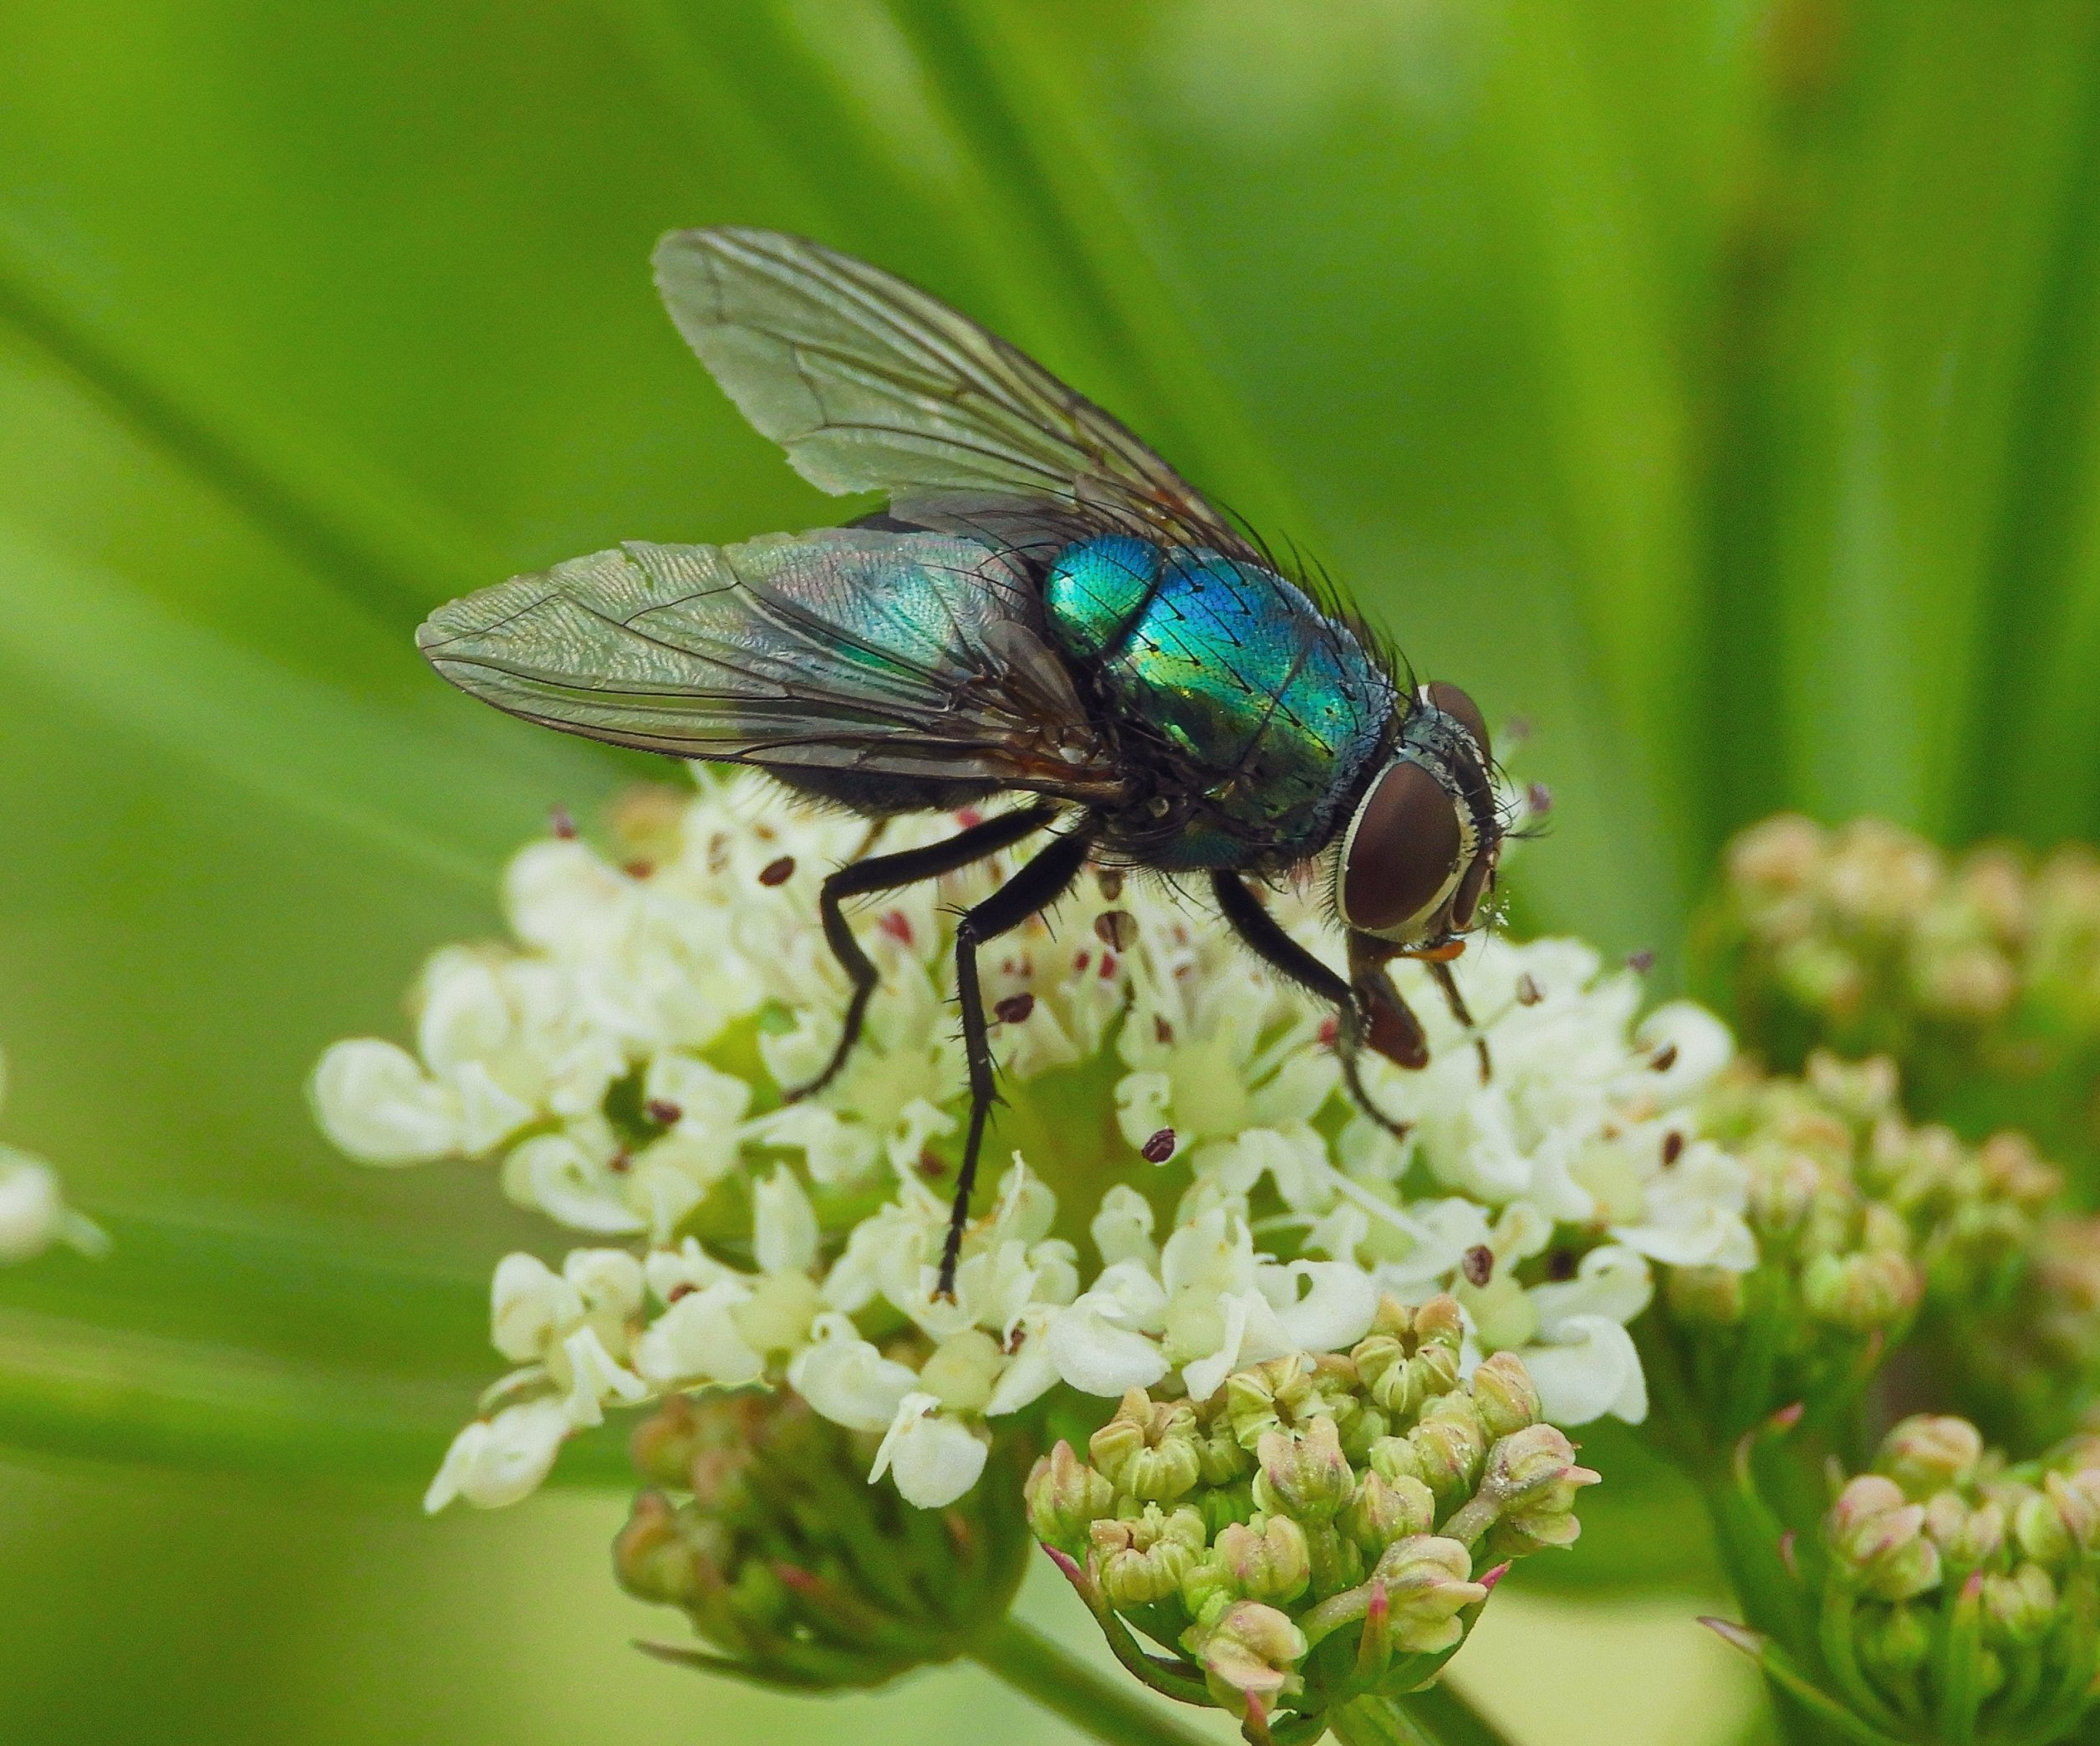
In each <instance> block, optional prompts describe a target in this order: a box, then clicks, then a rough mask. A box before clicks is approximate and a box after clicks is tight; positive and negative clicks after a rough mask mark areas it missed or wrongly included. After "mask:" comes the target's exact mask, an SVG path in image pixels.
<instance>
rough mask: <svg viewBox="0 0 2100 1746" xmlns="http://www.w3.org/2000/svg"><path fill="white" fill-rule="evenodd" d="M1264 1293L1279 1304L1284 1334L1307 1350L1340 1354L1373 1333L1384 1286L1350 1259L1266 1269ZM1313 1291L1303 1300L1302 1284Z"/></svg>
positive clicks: (1309, 1291) (1295, 1345) (1279, 1320)
mask: <svg viewBox="0 0 2100 1746" xmlns="http://www.w3.org/2000/svg"><path fill="white" fill-rule="evenodd" d="M1261 1279H1262V1289H1263V1295H1264V1296H1266V1297H1267V1299H1268V1300H1269V1301H1270V1303H1271V1304H1273V1305H1274V1306H1275V1309H1276V1315H1277V1322H1278V1323H1279V1324H1280V1325H1282V1330H1283V1336H1284V1338H1285V1339H1287V1340H1289V1341H1290V1342H1291V1344H1292V1349H1293V1350H1297V1351H1301V1352H1338V1351H1341V1350H1343V1348H1345V1347H1348V1346H1353V1345H1355V1344H1356V1343H1357V1341H1358V1340H1361V1339H1363V1336H1364V1335H1365V1334H1366V1333H1368V1332H1369V1330H1370V1326H1371V1319H1372V1317H1374V1315H1377V1314H1378V1299H1379V1294H1378V1287H1377V1286H1376V1285H1374V1284H1373V1283H1372V1282H1371V1276H1370V1275H1369V1274H1367V1273H1365V1272H1364V1271H1363V1269H1362V1268H1360V1267H1358V1266H1357V1265H1356V1264H1354V1263H1353V1262H1349V1261H1293V1262H1292V1263H1291V1264H1289V1265H1288V1266H1287V1267H1276V1266H1269V1267H1264V1268H1263V1269H1262V1271H1261ZM1300 1279H1303V1280H1306V1281H1307V1283H1308V1284H1309V1285H1310V1287H1311V1289H1309V1290H1308V1291H1307V1292H1306V1293H1305V1294H1304V1295H1302V1296H1300V1295H1299V1294H1298V1291H1297V1282H1298V1281H1299V1280H1300ZM1272 1284H1273V1285H1274V1286H1275V1287H1276V1288H1277V1289H1271V1287H1272Z"/></svg>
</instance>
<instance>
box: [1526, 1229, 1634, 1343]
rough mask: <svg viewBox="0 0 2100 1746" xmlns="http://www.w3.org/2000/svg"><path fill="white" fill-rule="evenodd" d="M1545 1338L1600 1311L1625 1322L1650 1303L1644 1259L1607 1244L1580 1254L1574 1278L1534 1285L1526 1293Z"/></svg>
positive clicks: (1559, 1335)
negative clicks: (1556, 1282)
mask: <svg viewBox="0 0 2100 1746" xmlns="http://www.w3.org/2000/svg"><path fill="white" fill-rule="evenodd" d="M1654 1295H1655V1282H1654V1278H1653V1276H1652V1275H1651V1274H1649V1270H1648V1264H1647V1263H1646V1262H1645V1261H1644V1260H1643V1259H1642V1258H1640V1257H1639V1255H1637V1254H1636V1253H1634V1251H1633V1250H1631V1249H1629V1248H1621V1247H1619V1246H1618V1244H1616V1243H1606V1244H1604V1245H1603V1247H1602V1248H1593V1249H1592V1250H1591V1251H1590V1252H1589V1253H1588V1254H1587V1255H1585V1256H1583V1261H1582V1265H1581V1266H1580V1267H1579V1268H1578V1269H1576V1273H1575V1277H1574V1278H1573V1279H1567V1280H1563V1281H1562V1282H1560V1283H1558V1284H1547V1285H1534V1286H1532V1289H1531V1290H1530V1291H1529V1292H1528V1293H1527V1296H1528V1297H1529V1298H1530V1299H1531V1301H1532V1310H1534V1311H1535V1312H1537V1316H1538V1324H1539V1330H1540V1331H1541V1333H1542V1334H1543V1335H1544V1336H1545V1337H1546V1338H1547V1340H1560V1339H1562V1337H1563V1330H1564V1329H1565V1328H1566V1327H1567V1326H1568V1325H1572V1323H1574V1322H1576V1321H1578V1320H1583V1319H1584V1318H1586V1317H1590V1316H1603V1317H1604V1318H1605V1319H1606V1320H1609V1321H1613V1322H1616V1323H1618V1325H1620V1326H1621V1327H1623V1326H1624V1325H1626V1324H1627V1323H1628V1322H1630V1321H1631V1320H1633V1319H1634V1317H1635V1316H1637V1315H1639V1314H1640V1313H1641V1311H1642V1310H1645V1309H1646V1308H1647V1307H1648V1305H1649V1299H1652V1298H1653V1297H1654Z"/></svg>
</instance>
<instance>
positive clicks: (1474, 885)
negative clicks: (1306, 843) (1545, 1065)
mask: <svg viewBox="0 0 2100 1746" xmlns="http://www.w3.org/2000/svg"><path fill="white" fill-rule="evenodd" d="M1491 756H1492V753H1491V749H1490V746H1489V741H1488V733H1487V724H1486V722H1485V721H1483V720H1482V719H1481V712H1480V711H1479V709H1478V708H1477V707H1475V705H1474V702H1473V700H1472V699H1471V697H1467V696H1466V694H1465V692H1462V691H1460V689H1459V688H1458V687H1456V686H1455V685H1425V686H1424V687H1422V688H1421V689H1420V691H1419V692H1417V693H1416V696H1415V707H1414V709H1413V710H1411V711H1410V712H1409V714H1408V717H1407V718H1406V720H1405V722H1404V723H1403V724H1402V727H1401V729H1400V735H1399V743H1398V744H1397V745H1396V746H1395V747H1394V753H1393V757H1392V759H1391V761H1390V762H1389V763H1387V764H1386V765H1385V767H1384V768H1383V769H1381V770H1379V773H1377V774H1376V775H1374V777H1373V778H1372V779H1371V781H1370V784H1369V786H1368V787H1367V788H1366V789H1364V790H1363V798H1362V799H1360V800H1359V801H1358V803H1357V807H1356V811H1355V814H1354V815H1353V817H1352V818H1351V819H1350V820H1349V823H1348V829H1347V830H1345V831H1344V832H1343V837H1342V847H1341V852H1340V854H1339V855H1338V856H1337V857H1336V861H1335V876H1334V903H1335V909H1336V911H1337V912H1338V914H1339V915H1340V916H1341V919H1342V921H1343V922H1344V923H1345V924H1346V925H1347V926H1348V927H1352V928H1353V929H1355V930H1356V931H1357V932H1359V933H1366V934H1369V935H1371V936H1373V937H1375V938H1377V939H1380V940H1386V941H1389V942H1393V943H1394V944H1396V945H1401V946H1430V945H1435V944H1438V943H1440V942H1442V941H1444V940H1446V939H1449V938H1450V937H1452V936H1453V935H1455V934H1460V933H1463V932H1465V931H1466V930H1467V929H1468V928H1470V927H1472V926H1473V925H1474V923H1475V922H1476V919H1477V918H1478V916H1479V913H1480V906H1481V899H1482V898H1483V897H1485V896H1486V894H1487V892H1488V891H1489V890H1490V889H1491V886H1492V885H1493V883H1494V878H1495V863H1496V856H1497V855H1498V854H1499V852H1500V850H1501V823H1500V820H1499V819H1498V818H1497V816H1496V808H1495V794H1494V786H1493V784H1492V782H1491V780H1490V778H1489V775H1488V770H1489V766H1490V762H1491Z"/></svg>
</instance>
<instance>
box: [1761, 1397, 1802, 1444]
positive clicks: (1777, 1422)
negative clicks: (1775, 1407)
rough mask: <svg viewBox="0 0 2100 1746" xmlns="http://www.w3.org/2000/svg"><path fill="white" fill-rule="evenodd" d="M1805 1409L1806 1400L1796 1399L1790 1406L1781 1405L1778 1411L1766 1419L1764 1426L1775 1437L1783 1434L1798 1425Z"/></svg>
mask: <svg viewBox="0 0 2100 1746" xmlns="http://www.w3.org/2000/svg"><path fill="white" fill-rule="evenodd" d="M1807 1411H1808V1402H1807V1401H1795V1402H1794V1403H1793V1405H1792V1406H1791V1407H1781V1408H1780V1409H1779V1411H1778V1412H1775V1413H1774V1414H1773V1415H1772V1416H1771V1417H1770V1418H1768V1419H1766V1421H1765V1426H1766V1429H1767V1430H1768V1431H1770V1432H1771V1434H1772V1435H1773V1436H1775V1437H1778V1436H1781V1435H1783V1434H1784V1433H1785V1432H1788V1431H1791V1430H1792V1429H1793V1428H1794V1427H1795V1426H1797V1425H1798V1424H1799V1423H1800V1422H1801V1421H1802V1414H1803V1413H1805V1412H1807Z"/></svg>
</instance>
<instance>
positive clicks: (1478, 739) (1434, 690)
mask: <svg viewBox="0 0 2100 1746" xmlns="http://www.w3.org/2000/svg"><path fill="white" fill-rule="evenodd" d="M1422 693H1423V697H1424V701H1425V702H1430V703H1432V704H1434V705H1435V707H1437V708H1439V709H1440V710H1442V711H1443V712H1444V713H1445V715H1447V716H1449V717H1450V718H1451V719H1452V720H1453V721H1455V722H1457V723H1458V724H1459V726H1460V727H1461V728H1464V729H1465V731H1466V732H1467V733H1470V734H1471V735H1472V736H1473V743H1474V744H1475V745H1476V746H1478V747H1479V748H1481V763H1483V764H1489V763H1494V761H1495V750H1494V748H1493V747H1492V746H1491V745H1490V744H1489V743H1488V739H1487V722H1486V718H1485V717H1482V716H1481V707H1480V705H1479V704H1477V703H1476V702H1474V701H1473V700H1472V699H1471V697H1467V696H1466V695H1465V692H1462V691H1460V689H1459V688H1458V687H1456V686H1455V685H1445V684H1444V683H1443V682H1437V683H1435V684H1433V685H1425V686H1424V687H1422Z"/></svg>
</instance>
